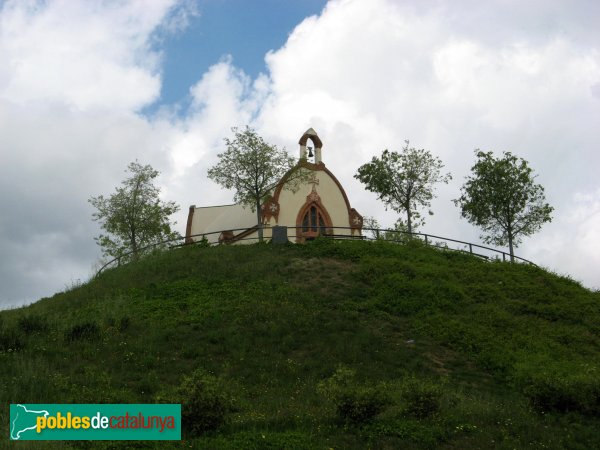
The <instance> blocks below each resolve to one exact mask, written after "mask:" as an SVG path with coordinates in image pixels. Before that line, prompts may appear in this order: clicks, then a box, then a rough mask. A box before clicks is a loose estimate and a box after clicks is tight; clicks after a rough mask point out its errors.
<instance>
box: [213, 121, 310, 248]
mask: <svg viewBox="0 0 600 450" xmlns="http://www.w3.org/2000/svg"><path fill="white" fill-rule="evenodd" d="M231 131H232V132H233V133H234V136H235V137H234V139H233V140H231V139H229V138H225V144H226V146H227V150H226V151H225V152H223V153H220V154H219V155H218V157H219V162H218V163H217V165H215V166H214V167H212V168H210V169H209V170H208V177H209V178H210V179H211V180H213V181H215V182H216V183H218V184H220V185H221V186H223V187H224V188H226V189H235V196H234V201H236V202H238V203H241V204H243V205H246V206H248V207H249V208H250V209H251V210H252V211H254V212H256V223H257V228H258V239H259V241H260V242H262V240H263V229H262V220H261V209H260V206H261V204H262V203H263V202H264V201H265V200H266V199H268V197H269V196H270V195H271V194H272V192H273V190H274V189H275V188H276V187H277V186H278V185H279V184H280V183H284V186H285V189H288V190H291V191H293V192H295V191H296V190H297V189H298V188H299V184H300V182H301V181H305V180H306V179H307V178H308V172H307V171H306V170H303V169H302V167H301V166H300V165H296V164H295V160H294V158H292V157H291V156H289V155H288V154H287V152H286V151H285V149H280V148H278V147H277V146H276V145H270V144H267V143H266V142H265V141H264V140H263V138H262V137H260V136H259V135H258V134H256V131H254V130H253V129H252V128H250V127H248V126H246V128H245V130H243V131H239V130H238V128H235V127H234V128H232V129H231Z"/></svg>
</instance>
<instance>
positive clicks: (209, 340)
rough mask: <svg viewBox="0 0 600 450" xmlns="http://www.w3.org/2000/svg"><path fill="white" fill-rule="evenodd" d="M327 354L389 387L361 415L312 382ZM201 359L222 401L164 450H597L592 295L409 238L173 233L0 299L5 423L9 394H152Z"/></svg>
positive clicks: (57, 398) (1, 414)
mask: <svg viewBox="0 0 600 450" xmlns="http://www.w3.org/2000/svg"><path fill="white" fill-rule="evenodd" d="M339 367H345V368H348V369H351V370H353V371H354V373H355V378H356V379H355V380H354V381H353V383H355V384H356V389H358V390H359V391H360V392H363V391H364V392H371V391H373V390H380V391H383V392H384V393H385V395H386V396H387V397H388V399H389V404H388V405H387V407H386V408H385V410H384V411H383V412H382V413H381V414H379V415H377V416H376V417H375V418H374V419H373V420H372V421H370V422H365V423H362V424H361V423H346V422H344V421H342V420H341V419H339V418H338V417H337V415H336V406H335V404H334V401H332V400H328V399H327V398H325V397H324V396H323V395H322V394H320V393H319V390H318V385H319V383H322V382H324V381H325V380H327V379H330V377H331V376H332V375H333V374H334V373H335V372H336V369H338V368H339ZM196 369H202V370H203V371H205V372H206V373H210V374H213V375H214V376H216V377H218V379H219V380H220V382H222V383H223V385H225V386H227V391H228V393H229V394H230V395H231V396H232V397H233V398H234V402H235V411H234V412H232V413H231V414H230V416H229V420H228V421H227V423H226V424H225V425H224V426H222V427H221V428H220V429H218V430H216V431H214V432H212V433H208V434H206V435H204V436H200V437H195V438H190V439H186V440H185V442H175V443H169V444H166V445H170V446H171V447H170V448H182V447H185V448H189V447H190V446H192V447H193V448H206V449H237V448H257V449H263V448H273V449H282V448H289V449H303V448H306V449H319V448H322V449H329V448H334V449H342V448H344V449H354V448H356V449H363V448H378V449H380V448H381V449H387V448H389V449H396V448H407V449H411V448H415V449H420V448H442V449H443V448H448V449H450V448H452V449H470V448H473V449H476V448H486V449H487V448H499V449H504V448H507V449H508V448H518V449H521V448H535V449H538V448H540V449H541V448H556V449H562V448H572V449H590V448H600V434H599V433H598V432H597V430H598V429H600V293H598V292H591V291H589V290H586V289H584V288H583V287H581V286H580V285H579V284H578V283H576V282H574V281H572V280H570V279H568V278H564V277H559V276H556V275H554V274H551V273H548V272H546V271H544V270H542V269H539V268H535V267H533V266H527V265H522V264H517V265H511V264H509V263H501V262H485V261H482V260H480V259H477V258H475V257H471V256H469V255H466V254H461V253H456V252H451V251H441V250H436V249H432V248H428V247H424V246H423V245H422V244H420V243H418V242H414V243H408V244H407V245H395V244H391V243H387V242H373V243H369V242H331V241H319V240H318V241H315V242H312V243H310V244H308V245H303V246H300V245H290V246H270V245H251V246H232V247H225V246H223V247H214V248H198V247H186V248H181V249H178V250H173V251H169V252H165V253H158V254H156V255H153V256H150V257H148V258H146V259H144V260H141V261H139V262H137V263H132V264H129V265H126V266H122V267H120V268H117V269H111V270H108V271H106V272H104V273H103V274H102V275H101V276H99V277H98V278H96V279H94V280H92V281H90V282H89V283H87V284H84V285H81V286H79V287H75V288H73V289H72V290H69V291H68V292H64V293H59V294H56V295H54V296H53V297H51V298H45V299H42V300H40V301H39V302H37V303H35V304H33V305H31V306H28V307H26V308H21V309H16V310H9V311H3V312H0V402H1V403H2V404H4V405H5V406H4V407H3V409H1V410H0V435H1V434H3V435H4V436H8V422H9V421H8V404H9V403H16V402H21V403H108V402H110V403H153V402H156V401H159V400H163V399H167V400H168V398H169V395H171V394H172V393H174V392H175V391H176V389H177V387H178V386H180V385H181V383H182V381H183V378H184V377H185V376H188V375H190V374H191V373H192V372H194V371H195V370H196ZM415 380H416V381H415ZM411 383H413V384H411ZM414 383H417V385H414ZM407 386H413V387H412V388H410V389H411V390H413V391H414V390H415V389H416V391H415V392H417V391H419V386H424V388H423V389H425V390H427V389H429V391H428V392H433V393H434V396H435V400H436V402H438V403H436V408H435V410H434V411H433V412H431V413H428V414H427V415H425V416H418V415H415V414H414V413H412V412H411V411H413V410H414V405H415V402H419V401H420V398H419V397H418V395H415V394H414V393H413V395H410V394H411V392H409V391H408V390H407V389H408V388H407ZM414 386H417V387H416V388H415V387H414ZM419 392H420V391H419ZM173 395H174V394H173ZM7 443H8V442H7V441H5V444H7ZM16 444H19V445H15V446H14V447H21V448H57V444H56V443H54V444H53V443H25V442H22V443H16ZM131 444H132V443H125V444H119V443H106V442H92V443H78V442H73V443H69V442H64V443H62V444H61V446H62V447H61V448H131V446H132V445H131ZM2 445H4V444H2ZM2 445H0V447H2ZM138 447H139V448H146V447H148V448H167V447H165V444H164V443H161V444H160V445H158V444H156V445H155V444H154V443H139V445H138Z"/></svg>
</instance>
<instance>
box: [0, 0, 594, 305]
mask: <svg viewBox="0 0 600 450" xmlns="http://www.w3.org/2000/svg"><path fill="white" fill-rule="evenodd" d="M598 17H600V2H597V1H595V0H589V1H588V0H575V1H569V2H565V1H558V0H530V1H527V2H520V1H513V0H496V1H487V2H480V1H475V0H452V1H449V0H448V1H441V0H437V1H436V0H414V1H408V0H407V1H393V0H369V1H362V0H332V1H329V2H324V1H317V0H298V1H296V2H287V1H283V0H263V1H254V2H247V1H243V0H235V1H234V0H212V1H209V0H200V1H193V0H152V1H144V0H119V1H108V0H107V1H102V2H100V1H98V2H89V1H84V0H81V1H79V0H46V1H36V0H18V1H12V0H5V1H0V255H1V256H2V257H1V258H0V309H2V308H9V307H15V306H18V305H23V304H27V303H31V302H33V301H36V300H38V299H39V298H42V297H48V296H51V295H53V294H54V293H55V292H59V291H63V290H65V289H68V288H70V287H71V286H73V285H76V284H78V283H80V282H85V281H86V280H87V279H89V277H90V276H91V275H92V274H93V273H94V270H95V269H96V268H97V267H98V264H99V262H100V256H101V252H100V249H99V248H98V246H97V245H96V243H95V242H94V240H93V237H94V236H96V235H98V234H99V232H100V228H99V224H98V223H96V222H93V221H92V213H93V212H94V210H93V207H92V206H91V205H90V204H89V203H88V202H87V200H88V199H89V198H90V197H91V196H97V195H100V194H104V195H108V194H110V193H111V192H113V191H114V189H115V187H116V186H117V185H118V184H119V183H120V182H121V181H122V180H123V179H124V177H125V173H124V170H125V169H126V167H127V164H128V163H129V162H131V161H134V160H136V159H137V160H138V161H139V162H141V163H143V164H151V165H152V166H153V167H154V168H156V169H157V170H159V171H160V172H161V175H160V177H159V178H158V179H157V184H158V185H159V186H160V188H161V195H162V197H163V198H164V199H165V200H174V201H176V202H177V203H178V204H179V205H180V206H181V211H180V212H179V213H177V214H176V215H175V216H174V217H173V219H174V220H175V221H176V222H177V224H176V226H175V228H176V229H177V230H178V231H179V232H181V233H184V231H185V223H186V217H187V210H188V207H189V206H190V205H192V204H194V205H197V206H208V205H214V204H227V203H231V201H232V199H233V193H232V192H230V191H224V190H222V189H220V187H219V186H217V185H215V184H214V183H213V182H211V181H209V180H208V179H207V176H206V171H207V169H208V168H210V167H211V166H213V165H214V164H216V162H217V161H218V159H217V154H218V153H220V152H222V151H223V150H224V142H223V138H224V137H227V136H231V127H233V126H239V127H243V126H245V125H249V126H251V127H253V128H255V129H256V130H257V132H258V133H259V134H260V135H262V136H263V137H264V138H265V139H266V140H267V141H268V142H271V143H273V144H277V145H281V146H284V147H286V148H287V150H288V151H289V152H290V153H291V154H292V155H297V153H298V144H297V142H298V139H299V138H300V136H301V135H302V134H303V133H304V131H305V130H306V129H308V128H309V127H313V128H314V129H315V130H316V131H317V132H318V134H319V136H320V138H321V140H322V141H323V144H324V145H323V161H324V162H325V164H326V165H327V167H328V168H329V169H330V170H331V171H332V172H333V173H334V174H335V175H336V176H337V178H338V179H339V180H340V181H341V183H342V185H343V186H344V187H345V189H346V192H347V194H348V197H349V199H350V202H351V205H352V207H354V208H356V209H357V210H358V211H359V213H361V214H362V215H363V216H373V217H375V218H377V219H378V220H379V222H380V223H381V224H382V225H384V226H391V225H392V224H393V223H394V221H395V220H396V218H397V217H396V215H395V214H394V213H393V212H392V211H386V210H385V208H384V205H382V204H381V202H378V201H377V200H376V195H375V194H373V193H370V192H367V191H365V189H364V187H363V186H362V185H361V184H360V183H359V182H358V181H357V180H356V179H354V178H353V175H354V174H355V173H356V170H357V168H358V167H359V166H360V165H361V164H364V163H365V162H367V161H369V160H370V159H371V158H372V157H373V156H375V155H379V154H380V153H381V152H382V150H383V149H386V148H387V149H390V150H400V149H401V147H402V145H403V144H404V141H405V140H410V143H411V146H415V147H417V148H425V149H427V150H429V151H430V152H431V153H432V154H434V155H436V156H438V157H439V158H440V159H441V160H442V161H443V162H444V164H445V170H446V171H449V172H451V173H452V175H453V180H452V181H451V182H450V183H449V184H448V185H440V186H437V189H436V193H437V198H436V199H435V200H434V202H433V204H432V209H433V211H434V213H435V215H433V216H428V217H427V223H426V224H425V225H424V227H423V228H422V231H425V232H428V233H431V234H437V235H441V236H447V237H453V238H456V239H461V240H465V241H471V242H475V243H478V242H481V240H480V231H479V230H478V229H477V228H475V227H474V226H472V225H470V224H469V223H467V222H466V221H465V220H464V219H461V217H460V212H459V210H458V209H457V208H456V207H455V206H454V204H453V203H452V199H454V198H456V197H458V192H459V190H460V186H461V185H462V184H463V182H464V179H465V177H466V176H467V175H468V174H469V171H470V168H471V166H472V165H473V164H474V163H475V156H474V155H475V153H474V152H475V150H476V149H481V150H484V151H494V152H495V153H496V154H498V155H500V154H501V152H503V151H510V152H512V153H514V154H516V155H518V156H519V157H522V158H525V159H526V160H527V161H528V162H529V164H530V166H531V167H532V168H533V169H534V171H535V173H536V174H537V178H536V181H537V182H539V183H540V184H542V185H543V186H544V187H545V189H546V199H547V201H548V202H549V203H550V204H551V205H552V206H553V207H554V208H555V210H554V213H553V216H554V218H553V221H552V223H549V224H546V225H544V226H543V228H542V230H541V231H540V232H539V233H537V234H535V235H533V236H531V237H527V238H525V239H524V240H523V243H522V244H521V245H520V247H519V248H518V249H517V251H516V253H517V254H518V255H520V256H522V257H524V258H527V259H530V260H532V261H534V262H536V263H537V264H539V265H541V266H543V267H545V268H547V269H549V270H551V271H553V272H556V273H558V274H561V275H565V276H569V277H571V278H573V279H575V280H577V281H580V282H581V283H583V284H584V285H585V286H587V287H589V288H595V289H597V288H600V177H599V176H598V168H599V167H600V125H599V124H600V27H598V26H597V19H598Z"/></svg>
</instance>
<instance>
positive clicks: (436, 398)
mask: <svg viewBox="0 0 600 450" xmlns="http://www.w3.org/2000/svg"><path fill="white" fill-rule="evenodd" d="M442 395H443V393H442V388H441V386H439V385H437V384H434V383H433V382H430V381H423V380H418V379H416V378H409V379H407V380H406V381H405V382H404V383H403V387H402V400H403V403H404V412H405V413H406V414H408V415H410V416H413V417H417V418H425V417H430V416H433V415H435V414H437V413H438V412H439V410H440V407H441V404H442Z"/></svg>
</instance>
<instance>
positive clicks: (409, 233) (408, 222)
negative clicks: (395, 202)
mask: <svg viewBox="0 0 600 450" xmlns="http://www.w3.org/2000/svg"><path fill="white" fill-rule="evenodd" d="M406 219H407V225H408V236H409V237H410V238H412V219H411V217H410V208H406Z"/></svg>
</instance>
